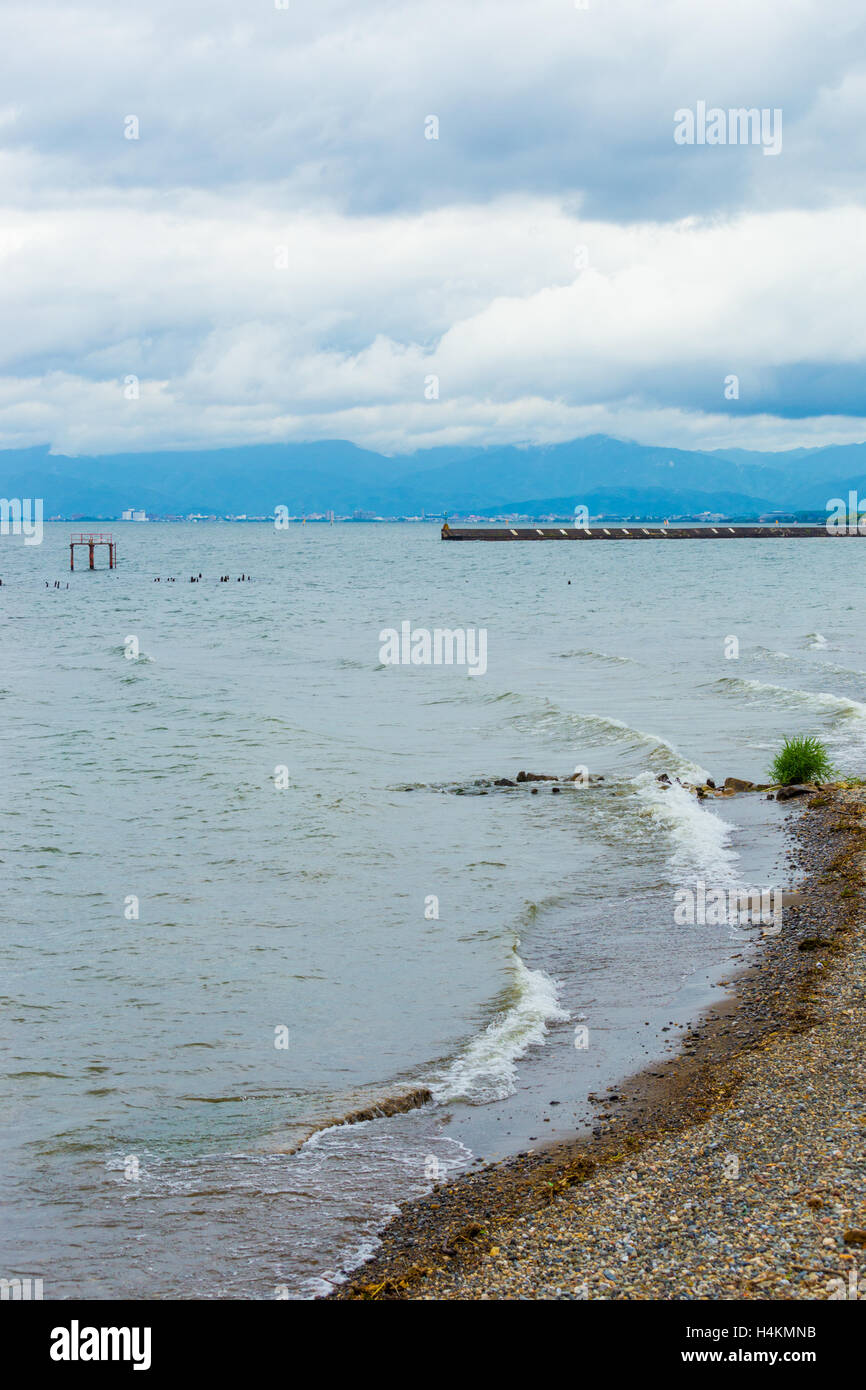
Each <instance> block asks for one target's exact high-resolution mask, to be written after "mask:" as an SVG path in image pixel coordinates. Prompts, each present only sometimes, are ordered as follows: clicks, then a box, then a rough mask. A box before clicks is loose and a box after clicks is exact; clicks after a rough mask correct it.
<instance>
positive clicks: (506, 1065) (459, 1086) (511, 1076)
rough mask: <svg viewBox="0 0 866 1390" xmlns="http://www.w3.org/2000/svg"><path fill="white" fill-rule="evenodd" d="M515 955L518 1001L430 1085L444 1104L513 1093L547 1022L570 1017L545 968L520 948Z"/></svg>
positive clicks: (480, 1100)
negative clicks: (522, 1061)
mask: <svg viewBox="0 0 866 1390" xmlns="http://www.w3.org/2000/svg"><path fill="white" fill-rule="evenodd" d="M514 959H515V967H514V985H513V988H514V990H515V993H516V998H515V999H514V1002H513V1003H512V1004H511V1007H510V1008H508V1009H507V1010H505V1011H504V1012H503V1013H500V1014H497V1016H496V1017H495V1018H494V1019H492V1020H491V1021H490V1023H488V1025H487V1027H486V1028H485V1029H484V1032H483V1033H480V1034H479V1035H478V1036H477V1037H475V1038H473V1039H472V1041H471V1042H470V1043H469V1046H468V1047H467V1048H466V1050H465V1051H464V1052H463V1053H462V1054H461V1055H460V1056H459V1057H457V1058H456V1059H455V1060H454V1061H453V1062H452V1063H451V1065H450V1066H449V1067H448V1069H447V1070H446V1071H445V1072H444V1073H443V1075H442V1076H440V1077H439V1079H438V1081H436V1082H434V1083H433V1084H432V1085H431V1090H432V1092H433V1098H434V1100H437V1101H439V1102H440V1104H441V1103H445V1102H448V1101H454V1100H467V1101H470V1102H471V1103H472V1104H474V1105H483V1104H485V1102H487V1101H491V1100H504V1099H505V1097H506V1096H511V1095H514V1093H515V1091H516V1090H517V1084H516V1083H517V1065H516V1064H517V1061H518V1059H519V1058H520V1057H522V1056H523V1055H524V1053H525V1052H527V1051H528V1049H529V1048H530V1047H533V1046H535V1047H539V1046H541V1045H542V1044H543V1043H544V1040H545V1038H546V1036H547V1025H548V1023H553V1022H562V1021H564V1020H566V1019H567V1018H568V1017H569V1015H568V1013H567V1011H566V1010H565V1009H563V1008H562V1006H561V1005H560V1003H559V999H558V997H557V989H556V984H555V983H554V981H553V980H552V979H551V978H550V976H549V975H546V974H545V973H544V971H543V970H530V969H529V968H528V967H527V966H526V965H525V964H524V963H523V961H522V960H521V959H520V956H519V955H518V954H517V947H515V949H514Z"/></svg>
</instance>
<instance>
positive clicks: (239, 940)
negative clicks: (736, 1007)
mask: <svg viewBox="0 0 866 1390" xmlns="http://www.w3.org/2000/svg"><path fill="white" fill-rule="evenodd" d="M71 529H72V527H70V526H69V525H67V524H64V525H59V524H53V525H48V526H46V528H45V538H44V541H43V543H42V544H41V545H40V546H32V547H27V546H25V545H24V544H23V540H22V538H20V537H14V536H4V537H2V538H0V575H2V579H3V585H2V588H0V662H2V665H0V711H2V734H3V740H4V759H3V762H4V770H5V778H4V790H3V797H2V804H0V856H2V863H3V872H4V878H5V889H6V892H5V894H4V909H3V921H2V946H0V955H2V983H0V994H2V998H0V1007H2V1019H3V1027H2V1040H3V1049H2V1073H0V1097H2V1119H3V1124H2V1136H3V1137H2V1140H0V1145H2V1147H0V1165H2V1173H0V1176H2V1188H0V1191H2V1254H0V1274H2V1275H4V1276H6V1277H12V1276H13V1275H16V1274H17V1275H31V1276H41V1277H42V1278H43V1279H44V1283H45V1296H46V1297H47V1298H64V1297H85V1298H95V1297H111V1298H117V1297H134V1298H178V1297H179V1298H185V1297H188V1298H215V1297H241V1298H274V1297H279V1296H285V1295H286V1294H289V1295H290V1296H293V1297H294V1296H311V1295H314V1294H315V1293H317V1292H320V1291H322V1290H324V1289H326V1288H327V1287H328V1286H329V1283H330V1282H332V1281H333V1280H334V1279H336V1278H339V1277H340V1274H341V1272H344V1271H345V1270H346V1269H348V1268H351V1266H352V1265H353V1263H355V1262H357V1260H358V1259H359V1258H361V1256H362V1255H363V1254H364V1253H365V1251H369V1250H370V1249H371V1248H372V1247H373V1245H374V1244H375V1238H376V1232H377V1231H378V1230H379V1229H381V1226H382V1224H383V1222H384V1221H385V1220H387V1218H388V1216H389V1215H390V1214H391V1213H392V1212H393V1210H394V1207H395V1204H396V1203H397V1202H399V1201H403V1200H406V1199H407V1198H409V1197H411V1196H412V1195H416V1194H420V1193H422V1192H424V1191H426V1190H428V1189H429V1187H430V1185H431V1182H432V1181H433V1180H434V1179H435V1178H436V1177H437V1176H440V1177H441V1176H443V1175H446V1176H447V1174H449V1173H455V1172H458V1171H460V1170H461V1169H462V1168H465V1167H466V1166H467V1165H468V1164H470V1163H472V1162H473V1161H477V1160H478V1159H489V1158H494V1157H498V1156H502V1155H504V1154H507V1153H509V1152H513V1151H515V1150H518V1149H525V1148H527V1147H533V1146H535V1145H536V1144H540V1143H543V1142H545V1141H546V1140H549V1139H552V1138H557V1137H561V1136H562V1135H564V1134H569V1133H573V1132H574V1131H575V1130H577V1129H580V1128H582V1127H583V1126H585V1125H586V1124H588V1123H589V1122H590V1107H589V1106H588V1104H587V1100H586V1097H587V1092H588V1091H591V1090H598V1089H600V1088H601V1089H603V1088H604V1086H605V1085H607V1084H608V1083H610V1082H613V1081H615V1080H617V1079H619V1078H621V1077H623V1076H624V1075H626V1074H628V1072H629V1071H631V1070H634V1069H635V1068H636V1067H638V1066H640V1065H641V1064H642V1063H643V1062H644V1061H645V1060H646V1059H647V1058H649V1057H652V1056H659V1055H661V1054H662V1053H663V1051H664V1049H665V1048H666V1047H668V1048H669V1047H670V1046H671V1038H672V1037H675V1036H676V1033H677V1031H678V1025H681V1024H682V1023H683V1022H685V1021H686V1020H688V1019H689V1018H692V1017H694V1015H695V1013H696V1011H697V1010H699V1009H700V1008H701V1007H702V1006H703V1005H704V1004H705V1003H706V1002H707V1001H708V1000H709V999H710V998H711V997H714V996H716V995H718V993H719V990H718V988H714V986H713V981H714V980H718V979H720V978H724V977H725V973H726V968H729V963H730V960H731V958H732V956H734V955H736V954H739V955H742V953H743V952H744V951H746V952H747V951H748V950H749V949H750V947H749V946H748V944H747V943H744V937H747V936H748V935H749V933H741V932H738V931H736V930H735V929H734V930H732V929H730V928H719V927H709V926H706V927H688V928H685V927H677V926H675V925H674V921H673V895H674V893H675V891H676V890H677V888H678V887H681V886H683V885H687V884H690V883H692V884H693V883H694V881H695V879H703V880H705V881H706V882H707V884H709V885H712V886H726V885H729V884H744V885H750V886H763V885H765V884H769V883H782V882H787V881H788V878H787V877H786V867H785V860H784V845H783V825H784V822H785V818H786V815H787V814H788V812H787V811H786V809H785V807H783V806H780V805H778V804H777V803H775V802H766V801H765V800H763V799H760V798H758V797H739V798H734V799H731V800H727V801H724V802H721V801H713V802H709V803H705V804H703V805H699V804H698V803H697V802H696V801H695V800H694V799H693V798H692V797H690V796H689V795H688V794H687V793H686V792H685V791H683V790H682V789H681V788H679V787H676V786H674V787H673V788H671V789H670V790H663V789H662V786H661V784H660V783H659V782H658V781H657V777H658V775H659V774H661V773H663V772H668V773H669V774H670V776H671V777H681V778H683V779H684V780H688V779H694V778H695V777H701V776H704V775H706V773H709V774H710V775H713V776H715V777H716V778H719V779H723V778H724V777H725V776H726V775H727V774H733V775H737V776H742V777H747V778H751V779H754V780H759V779H762V778H763V777H764V776H765V773H766V769H767V765H768V763H769V761H770V758H771V756H772V753H773V751H774V749H775V748H776V747H777V746H778V744H779V742H780V740H781V738H782V737H783V735H784V734H786V733H794V732H813V733H816V734H818V735H820V736H821V737H822V738H824V739H825V740H826V742H827V743H828V745H829V746H830V748H831V751H832V753H833V756H834V758H835V759H836V762H837V764H838V766H839V767H840V769H841V770H842V771H845V772H851V773H858V774H859V773H861V772H862V771H863V766H864V762H866V704H864V703H862V701H863V700H864V699H866V695H864V689H866V685H864V682H866V675H864V672H866V634H864V630H863V625H862V623H860V622H859V620H858V613H860V612H861V611H862V607H861V603H860V602H859V601H858V595H859V594H862V591H863V582H864V580H866V546H859V545H856V544H848V545H846V544H845V543H844V542H841V541H837V542H830V541H824V540H815V541H809V540H802V541H782V540H779V541H773V542H760V541H755V542H752V541H742V540H738V541H729V542H721V541H720V542H709V541H699V542H690V541H682V542H667V543H664V544H662V543H661V542H659V543H657V544H656V543H653V544H651V543H646V544H634V545H629V544H616V545H614V544H610V545H606V544H585V545H578V544H574V543H572V544H568V543H565V542H564V543H563V544H561V545H544V544H538V545H530V544H514V545H508V544H498V545H496V544H490V545H486V544H456V543H454V544H443V543H442V542H441V541H440V540H439V535H438V527H433V526H423V525H405V526H401V525H380V526H376V525H360V524H359V525H343V526H339V525H338V526H334V527H329V526H322V525H307V526H303V527H302V526H300V525H293V526H291V527H290V528H289V529H288V530H285V531H276V530H275V529H274V528H273V527H271V526H268V525H255V524H248V525H241V524H237V525H228V524H215V523H214V524H204V523H202V524H176V525H169V524H166V525H157V524H146V525H134V524H126V525H115V526H114V527H113V528H112V529H113V533H114V535H115V537H116V539H117V541H118V553H119V558H120V564H119V568H118V569H117V570H116V571H115V572H113V573H109V572H108V571H107V570H106V569H100V570H98V571H97V572H94V573H90V572H88V571H87V570H84V569H82V570H77V571H76V572H75V573H74V574H70V573H69V572H68V568H67V566H68V540H69V534H70V531H71ZM78 554H79V556H81V555H83V554H86V552H81V551H79V552H78ZM97 555H98V556H99V555H100V552H97ZM79 563H81V560H79ZM99 563H101V564H102V565H104V564H105V561H104V560H101V561H100V562H99ZM199 572H201V574H202V580H201V582H199V583H195V584H191V583H190V582H189V577H190V575H191V574H193V573H194V574H196V575H198V573H199ZM241 573H245V574H247V575H250V576H251V581H250V582H243V583H238V582H237V576H238V575H240V574H241ZM221 574H229V575H230V576H231V579H230V581H229V582H228V583H224V584H221V583H220V582H219V576H220V575H221ZM155 576H160V579H161V582H160V583H158V584H157V583H154V578H155ZM170 576H175V577H176V582H175V583H174V584H170V583H168V582H167V580H168V579H169V577H170ZM58 579H59V580H60V581H61V584H62V586H63V587H62V588H60V589H54V588H53V587H46V581H47V582H48V584H49V585H53V583H54V581H55V580H58ZM569 580H570V581H571V582H570V583H569ZM67 582H68V584H69V588H68V589H67V588H66V587H65V586H66V584H67ZM406 621H408V622H410V623H411V624H412V625H413V627H414V628H422V627H423V628H427V629H431V630H432V629H435V628H437V627H445V628H452V629H453V628H471V629H475V630H477V629H484V630H485V631H486V634H487V670H486V673H485V674H483V675H477V676H472V675H469V674H468V672H467V669H466V668H465V667H462V668H461V667H457V666H447V665H428V666H423V665H406V666H402V665H390V666H385V665H383V664H382V663H381V662H380V659H379V657H380V645H381V643H380V632H381V631H382V630H383V629H386V628H396V629H399V628H400V625H401V623H403V622H406ZM731 637H735V638H736V639H737V642H738V644H739V654H738V656H736V657H731V656H728V655H726V649H727V650H728V651H730V650H731V647H732V644H731V643H730V642H727V643H726V639H728V638H731ZM129 639H134V641H132V642H130V641H129ZM578 766H584V767H587V768H588V769H589V771H590V772H591V773H593V774H601V775H603V777H604V779H605V780H604V781H603V782H598V783H591V784H590V785H579V784H573V785H571V786H568V787H564V788H563V789H562V791H561V793H560V794H558V795H554V794H553V793H552V791H551V790H550V786H549V784H543V783H542V784H539V788H538V793H537V795H533V794H532V790H531V787H530V786H529V785H526V784H524V785H521V786H519V787H511V788H509V787H503V788H488V787H485V786H477V785H475V784H476V782H477V781H482V782H483V781H486V780H489V779H495V778H499V777H508V778H510V779H514V777H515V776H516V773H517V772H518V770H520V769H526V770H529V771H533V772H538V773H551V774H557V775H560V776H567V775H570V774H571V773H573V772H574V770H575V768H576V767H578ZM279 769H285V771H284V772H282V773H280V772H279ZM278 782H280V783H285V785H279V786H278V785H277V783H278ZM482 792H485V793H486V794H485V795H482V794H481V793H482ZM434 898H435V899H436V900H437V902H438V916H436V915H433V914H434V913H435V911H436V910H437V908H436V905H435V904H433V902H432V900H433V899H434ZM136 914H137V915H136ZM753 934H754V933H752V935H753ZM580 1027H583V1028H585V1029H586V1030H587V1034H586V1035H585V1038H584V1041H586V1042H587V1045H586V1046H583V1045H579V1046H576V1045H575V1044H576V1042H577V1040H578V1035H577V1034H576V1031H575V1030H576V1029H577V1028H580ZM663 1029H667V1030H669V1031H667V1032H663ZM414 1086H427V1087H429V1088H430V1089H431V1090H432V1092H433V1095H434V1102H433V1103H432V1104H430V1105H427V1106H425V1107H423V1108H422V1109H419V1110H414V1111H411V1112H408V1113H406V1114H398V1115H394V1116H392V1117H390V1118H388V1119H378V1120H374V1121H371V1122H366V1123H361V1124H352V1125H339V1124H338V1125H334V1126H332V1127H330V1128H324V1129H319V1130H318V1131H317V1132H316V1133H315V1134H314V1135H313V1137H312V1138H309V1137H308V1136H309V1135H310V1134H311V1132H312V1131H313V1130H314V1129H315V1128H316V1127H317V1126H321V1125H323V1124H326V1123H327V1122H328V1121H329V1120H339V1119H340V1118H341V1117H343V1116H345V1115H347V1114H349V1113H351V1112H352V1111H354V1110H357V1109H359V1108H361V1107H364V1106H366V1105H369V1104H371V1103H373V1102H375V1101H378V1100H381V1099H384V1098H387V1097H390V1096H394V1095H396V1094H399V1093H401V1092H402V1091H404V1090H407V1089H410V1088H411V1087H414ZM551 1101H558V1102H559V1104H557V1105H555V1106H551V1104H550V1102H551Z"/></svg>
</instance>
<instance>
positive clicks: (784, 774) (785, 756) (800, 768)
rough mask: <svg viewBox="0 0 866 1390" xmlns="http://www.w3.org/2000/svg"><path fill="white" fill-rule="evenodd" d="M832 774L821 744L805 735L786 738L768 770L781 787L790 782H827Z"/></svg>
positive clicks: (828, 760) (825, 752) (832, 771)
mask: <svg viewBox="0 0 866 1390" xmlns="http://www.w3.org/2000/svg"><path fill="white" fill-rule="evenodd" d="M834 772H835V769H834V768H833V767H832V765H831V763H830V759H829V757H828V755H827V750H826V748H825V747H824V745H823V743H821V741H820V739H817V738H810V737H809V735H807V734H803V735H800V734H798V735H797V736H796V737H794V738H786V739H785V742H784V743H783V744H782V747H781V749H780V750H779V752H778V753H777V754H776V756H775V758H774V759H773V765H772V767H771V768H770V776H771V777H772V779H773V781H774V782H781V783H782V784H783V785H785V784H790V783H792V782H827V781H829V780H830V779H831V778H832V777H833V775H834Z"/></svg>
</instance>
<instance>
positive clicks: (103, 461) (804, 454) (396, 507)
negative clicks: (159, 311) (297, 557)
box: [0, 435, 866, 517]
mask: <svg viewBox="0 0 866 1390" xmlns="http://www.w3.org/2000/svg"><path fill="white" fill-rule="evenodd" d="M851 489H854V490H857V491H859V493H860V494H861V495H863V496H866V444H846V445H831V446H829V447H827V448H808V449H791V450H787V451H783V452H777V453H761V452H758V451H755V450H743V449H717V450H713V451H700V450H688V449H665V448H658V447H655V446H648V445H643V444H635V443H633V442H630V441H628V440H623V439H613V438H611V437H610V436H608V435H590V436H588V437H587V438H584V439H575V440H571V441H569V442H568V443H565V444H550V445H527V446H525V447H523V446H519V445H505V446H499V447H490V448H471V447H469V448H467V447H459V446H455V447H445V448H435V449H429V450H421V451H418V452H416V453H413V454H398V455H394V456H393V457H386V456H384V455H382V454H378V453H375V452H373V451H372V450H368V449H360V448H358V447H356V446H355V445H354V444H350V443H348V442H347V441H345V440H323V441H317V442H314V443H309V444H259V445H247V446H241V447H236V448H230V449H204V450H202V449H198V450H190V451H172V452H161V451H160V452H147V453H139V454H110V455H108V454H107V455H101V456H99V457H94V458H89V457H84V456H82V457H78V458H67V457H65V456H63V455H59V454H51V453H49V451H48V448H47V446H43V447H38V448H31V449H8V450H4V451H2V452H0V495H2V496H4V497H41V498H42V499H43V501H44V508H45V515H46V516H52V515H62V516H70V515H74V514H76V513H78V514H82V515H87V516H106V517H108V516H118V515H119V514H120V512H121V511H122V510H123V509H124V508H126V507H141V508H144V509H145V510H146V511H148V512H154V513H157V514H163V515H165V514H175V515H176V514H180V515H186V514H187V513H189V512H205V513H216V514H218V515H225V514H227V513H230V514H234V515H237V514H240V513H248V514H251V515H270V514H272V513H273V510H274V508H275V507H276V506H278V505H280V504H282V505H285V506H287V507H288V508H289V511H290V512H291V513H293V514H298V513H304V512H306V513H310V512H325V511H328V510H329V509H333V510H334V511H335V512H337V513H338V514H343V515H345V514H347V513H349V514H351V513H352V512H353V511H356V510H363V511H366V512H373V513H376V514H381V515H383V516H399V515H404V516H405V515H416V514H418V513H419V512H421V511H422V510H424V511H426V512H427V513H432V514H434V515H436V514H441V513H444V512H448V513H451V514H454V513H458V512H477V513H479V514H481V513H483V512H485V511H486V512H491V511H493V512H495V511H496V510H497V509H507V510H516V511H525V512H532V511H555V510H571V509H572V508H573V507H574V506H575V505H580V504H584V505H587V506H589V507H590V510H591V511H592V512H599V511H612V512H617V511H618V512H623V511H624V512H642V513H643V514H647V515H648V514H656V513H658V512H659V511H664V512H668V511H672V512H677V511H680V512H683V511H690V512H700V511H716V512H724V513H726V514H727V513H731V512H736V513H738V514H743V513H744V512H748V511H750V510H751V511H753V512H755V513H758V512H766V511H769V510H778V511H783V510H798V509H806V508H812V509H814V508H817V509H820V510H823V509H824V507H825V505H826V502H827V500H828V499H829V498H830V497H837V496H838V497H846V496H847V493H848V491H849V490H851ZM560 504H561V505H560Z"/></svg>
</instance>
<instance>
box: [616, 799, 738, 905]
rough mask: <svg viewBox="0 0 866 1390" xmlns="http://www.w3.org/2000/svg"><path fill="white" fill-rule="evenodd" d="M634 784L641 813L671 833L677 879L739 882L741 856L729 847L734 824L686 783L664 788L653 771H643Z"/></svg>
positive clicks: (717, 883)
mask: <svg viewBox="0 0 866 1390" xmlns="http://www.w3.org/2000/svg"><path fill="white" fill-rule="evenodd" d="M634 786H635V795H636V796H637V798H638V801H639V802H640V808H641V814H642V815H645V816H648V817H650V819H651V820H652V821H654V822H655V824H656V825H658V826H660V827H661V828H662V829H663V830H664V831H665V832H666V833H667V834H668V836H669V837H670V840H671V843H672V846H673V852H672V854H671V857H670V861H669V868H670V870H671V872H672V874H673V875H674V878H675V879H676V880H677V881H678V882H683V881H686V880H693V879H695V878H702V879H706V880H707V882H709V883H712V884H713V885H714V886H718V887H723V886H725V885H727V884H736V882H737V878H736V874H735V872H734V866H735V865H736V862H737V860H738V858H739V856H738V854H737V852H736V850H733V849H731V847H730V843H729V841H730V838H731V834H732V831H733V827H732V826H731V825H730V824H729V822H728V821H725V820H722V818H721V816H718V815H716V814H715V813H714V812H713V811H710V810H708V809H707V808H706V806H704V805H701V804H700V803H699V802H698V801H697V800H696V799H695V797H694V796H693V795H692V794H691V792H687V791H686V789H685V787H680V786H677V785H676V783H673V784H671V785H668V786H667V788H665V786H664V784H663V783H661V782H659V781H658V780H657V779H656V777H655V776H654V775H653V773H651V772H642V773H641V774H640V776H638V777H636V778H635V779H634Z"/></svg>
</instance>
